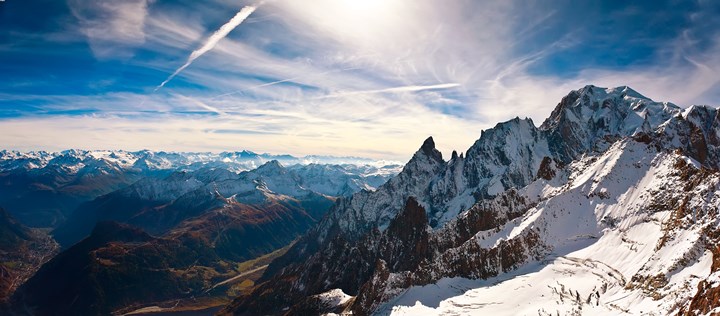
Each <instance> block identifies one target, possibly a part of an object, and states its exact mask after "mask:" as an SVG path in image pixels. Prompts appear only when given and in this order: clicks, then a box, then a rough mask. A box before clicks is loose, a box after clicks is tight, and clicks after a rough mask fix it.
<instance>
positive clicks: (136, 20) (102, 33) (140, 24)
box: [68, 0, 152, 58]
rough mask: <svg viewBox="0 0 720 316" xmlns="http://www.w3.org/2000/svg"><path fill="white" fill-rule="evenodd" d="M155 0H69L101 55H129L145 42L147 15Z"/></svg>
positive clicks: (94, 48)
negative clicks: (150, 5)
mask: <svg viewBox="0 0 720 316" xmlns="http://www.w3.org/2000/svg"><path fill="white" fill-rule="evenodd" d="M151 2H152V0H123V1H114V0H97V1H85V0H68V6H69V7H70V10H71V12H72V14H73V15H74V16H75V18H77V20H78V22H79V26H80V32H82V33H83V34H84V35H85V36H86V37H87V38H88V41H89V43H90V48H91V49H92V51H93V53H94V54H95V56H96V57H98V58H108V57H116V56H129V55H131V54H132V48H134V47H137V46H139V45H142V44H143V43H145V31H144V27H145V19H146V17H147V14H148V5H149V4H150V3H151Z"/></svg>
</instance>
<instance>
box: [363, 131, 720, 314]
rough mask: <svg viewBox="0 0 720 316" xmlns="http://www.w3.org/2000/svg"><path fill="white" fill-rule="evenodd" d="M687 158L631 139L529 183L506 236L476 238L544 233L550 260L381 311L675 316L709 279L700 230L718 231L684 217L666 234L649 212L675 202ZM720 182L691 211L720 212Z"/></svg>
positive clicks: (413, 293) (483, 238) (449, 285)
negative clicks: (661, 202)
mask: <svg viewBox="0 0 720 316" xmlns="http://www.w3.org/2000/svg"><path fill="white" fill-rule="evenodd" d="M685 159H688V158H687V157H683V156H680V155H679V154H675V153H658V152H656V151H655V149H653V148H649V147H647V146H646V145H645V144H642V143H638V142H635V141H631V140H626V141H621V142H617V143H615V144H614V145H613V146H612V147H611V148H610V149H609V150H608V151H606V152H605V153H604V154H602V155H600V156H588V157H585V158H583V159H581V160H579V161H577V162H575V163H573V164H572V165H570V166H569V168H568V170H569V172H567V173H565V174H562V173H561V174H558V175H557V176H556V178H555V179H552V180H550V181H547V180H544V179H541V180H538V181H535V182H533V183H532V184H530V185H529V186H527V187H525V188H523V189H522V190H521V193H522V194H524V195H525V196H526V197H528V198H530V199H538V200H539V201H540V202H539V203H538V205H537V206H536V207H534V208H532V209H530V210H529V211H528V212H527V213H526V215H525V216H524V217H521V218H518V219H516V220H514V221H510V222H508V223H507V224H506V225H505V226H504V227H502V228H501V229H500V230H498V231H494V230H493V231H486V232H479V233H478V234H477V235H476V236H475V238H476V241H477V242H478V243H479V244H480V245H481V246H482V247H484V248H490V247H493V246H494V245H496V244H497V243H498V242H499V241H500V240H504V239H511V238H513V237H515V236H517V235H519V234H520V233H522V232H523V231H524V230H527V229H539V231H540V234H541V238H542V241H543V242H544V243H545V244H546V245H549V246H550V247H551V249H552V251H551V253H550V254H549V255H548V256H547V257H546V258H545V259H544V260H542V261H540V262H537V261H534V262H530V263H528V264H526V265H524V266H523V267H521V268H520V269H518V270H515V271H512V272H509V273H506V274H501V275H499V276H498V277H495V278H490V279H487V280H470V279H463V278H443V279H440V280H439V281H438V282H437V283H436V284H431V285H426V286H415V287H411V288H409V289H407V290H404V291H402V292H401V294H399V295H397V296H396V297H395V298H394V299H391V300H390V301H389V302H387V303H386V304H384V305H382V306H381V307H380V308H379V309H378V310H377V314H380V315H556V314H560V315H574V314H582V315H621V314H622V315H667V314H672V313H677V310H678V308H679V307H680V306H685V305H687V302H688V300H689V299H690V298H691V297H692V296H693V295H694V294H695V291H696V289H697V285H698V282H699V281H700V280H703V279H706V278H708V276H709V275H710V267H711V263H712V254H711V253H710V252H709V251H707V250H705V249H706V247H705V246H704V245H703V243H702V238H701V237H700V235H701V232H700V229H701V228H702V227H703V226H708V225H710V226H712V225H714V226H712V227H717V226H718V219H716V218H708V217H701V218H697V217H693V215H688V216H687V217H686V218H683V219H682V220H684V221H686V223H691V224H688V225H681V226H680V227H679V228H676V229H674V230H670V229H669V228H668V226H667V225H669V221H670V220H671V218H670V215H671V214H670V211H669V210H661V211H656V210H653V209H652V203H653V197H654V196H658V195H663V196H664V198H670V199H672V198H673V197H674V196H676V195H678V194H682V193H683V190H684V189H683V188H682V186H683V184H682V182H680V181H679V180H678V174H677V173H678V172H677V169H676V168H675V167H674V165H675V163H676V162H677V161H678V160H685ZM562 183H564V184H562ZM719 183H720V181H719V180H718V178H717V176H713V177H710V178H708V179H705V182H703V184H701V185H699V186H698V187H697V188H696V189H695V190H697V194H695V193H693V195H692V196H693V198H692V200H690V201H689V202H688V203H689V206H688V207H690V208H695V209H702V211H703V212H706V211H707V210H708V209H710V208H712V209H714V210H715V211H717V208H718V206H719V205H720V200H719V199H718V196H720V186H719ZM561 184H562V185H561ZM678 196H679V195H678ZM696 212H699V211H696ZM694 221H704V222H694ZM661 240H664V242H661ZM658 275H659V276H663V277H664V280H666V284H661V285H659V286H649V285H647V284H648V282H644V281H643V280H645V279H644V278H651V277H653V276H658ZM391 278H392V276H391ZM715 279H717V278H715Z"/></svg>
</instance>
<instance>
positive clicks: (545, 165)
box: [537, 156, 555, 180]
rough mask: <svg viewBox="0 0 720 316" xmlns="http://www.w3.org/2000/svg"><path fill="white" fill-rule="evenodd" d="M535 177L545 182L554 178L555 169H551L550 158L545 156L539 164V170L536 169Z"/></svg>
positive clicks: (551, 162)
mask: <svg viewBox="0 0 720 316" xmlns="http://www.w3.org/2000/svg"><path fill="white" fill-rule="evenodd" d="M537 177H538V178H543V179H545V180H552V178H554V177H555V169H554V168H553V161H552V158H550V157H547V156H546V157H545V158H543V160H542V162H541V163H540V169H538V172H537Z"/></svg>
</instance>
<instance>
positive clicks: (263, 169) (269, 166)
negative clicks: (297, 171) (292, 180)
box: [254, 160, 287, 175]
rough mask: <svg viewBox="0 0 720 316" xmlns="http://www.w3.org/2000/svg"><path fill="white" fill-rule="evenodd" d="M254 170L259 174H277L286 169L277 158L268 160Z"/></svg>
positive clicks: (284, 171)
mask: <svg viewBox="0 0 720 316" xmlns="http://www.w3.org/2000/svg"><path fill="white" fill-rule="evenodd" d="M254 172H256V173H257V174H261V175H278V174H283V173H286V172H287V169H285V167H284V166H283V165H282V164H281V163H280V162H279V161H277V160H270V161H268V162H266V163H264V164H263V165H262V166H260V167H258V168H257V169H256V170H255V171H254Z"/></svg>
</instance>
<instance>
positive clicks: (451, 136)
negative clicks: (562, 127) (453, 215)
mask: <svg viewBox="0 0 720 316" xmlns="http://www.w3.org/2000/svg"><path fill="white" fill-rule="evenodd" d="M243 8H245V9H244V10H246V11H244V12H243V13H245V14H244V15H243V14H241V15H242V16H237V17H236V14H238V13H239V12H241V11H242V10H243ZM233 17H236V19H235V20H234V21H235V22H239V24H238V23H235V24H237V25H232V26H231V27H229V29H226V31H228V32H225V33H227V34H224V33H223V34H220V35H218V34H216V35H215V36H214V37H213V34H215V33H216V31H218V29H220V28H221V27H222V26H223V25H225V24H227V23H228V22H229V21H231V19H233ZM233 27H234V28H233ZM221 33H222V32H221ZM224 35H226V36H224ZM203 48H204V49H203ZM193 51H200V53H196V54H197V56H195V57H197V58H194V59H193V60H192V62H190V63H187V62H188V58H189V56H191V54H192V53H193ZM184 64H188V65H187V67H185V68H183V69H182V71H180V72H179V73H178V74H177V76H175V77H173V78H172V80H170V81H169V82H167V84H166V85H164V86H162V87H161V88H159V89H158V87H159V86H160V85H161V83H162V82H163V81H165V80H166V79H168V77H169V76H170V75H171V74H172V73H174V72H176V71H177V70H178V69H180V68H181V67H182V66H183V65H184ZM718 73H720V4H719V3H718V2H717V1H710V0H702V1H635V2H633V3H629V2H628V1H541V0H535V1H470V0H465V1H463V0H457V1H439V0H434V1H431V0H363V1H361V0H314V1H295V0H267V1H263V2H250V1H230V0H211V1H189V0H182V1H169V0H124V1H113V0H97V1H88V0H67V1H64V0H60V1H58V0H5V1H2V2H0V127H2V130H3V133H2V135H0V147H2V148H7V149H20V150H37V149H47V150H60V149H66V148H85V149H130V150H135V149H144V148H147V149H155V150H181V151H225V150H241V149H250V150H254V151H260V152H263V151H266V152H273V153H292V154H298V155H302V154H330V155H355V156H367V157H375V158H386V159H398V160H405V159H407V158H408V157H409V156H410V155H411V154H412V153H413V152H414V151H415V150H416V149H417V148H418V147H419V145H420V144H421V143H422V141H423V139H424V138H425V137H427V136H428V135H433V136H434V137H435V140H436V143H437V144H438V146H439V147H440V149H442V150H443V151H445V152H446V153H447V152H449V151H450V150H452V149H458V150H461V151H462V150H465V149H467V148H468V147H469V146H470V145H471V144H472V142H473V141H474V140H475V139H476V138H477V137H478V136H479V135H480V131H481V130H482V129H484V128H488V127H490V126H493V125H494V124H495V123H497V122H498V121H503V120H507V119H511V118H513V117H515V116H520V117H531V118H533V120H534V121H535V123H536V124H540V123H541V122H542V120H543V119H544V118H545V117H546V116H547V115H548V114H549V113H550V111H551V110H552V108H553V107H554V106H555V105H556V104H557V102H558V101H559V100H560V98H561V97H562V96H563V95H565V94H567V93H568V92H569V91H570V90H573V89H578V88H580V87H582V86H584V85H585V84H595V85H599V86H621V85H628V86H631V87H633V88H634V89H635V90H638V91H639V92H641V93H643V94H644V95H646V96H648V97H651V98H653V99H655V100H658V101H670V102H674V103H676V104H678V105H680V106H683V107H685V106H689V105H691V104H710V105H714V106H717V105H718V98H719V97H720V76H719V75H718Z"/></svg>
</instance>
